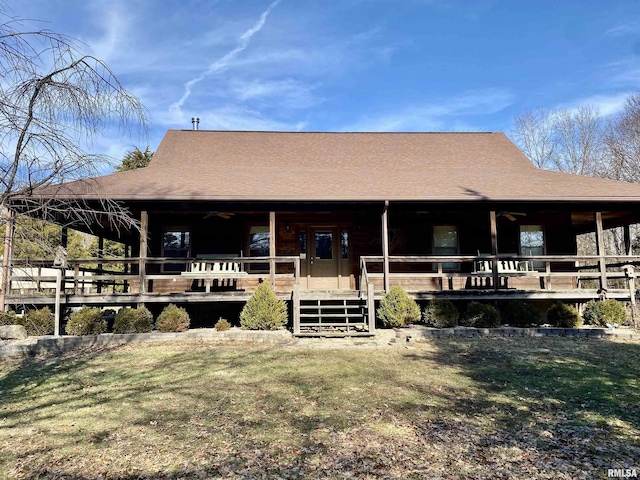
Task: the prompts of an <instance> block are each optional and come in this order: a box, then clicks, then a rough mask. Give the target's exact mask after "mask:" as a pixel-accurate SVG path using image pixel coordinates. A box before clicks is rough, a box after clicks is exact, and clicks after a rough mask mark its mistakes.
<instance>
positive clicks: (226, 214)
mask: <svg viewBox="0 0 640 480" xmlns="http://www.w3.org/2000/svg"><path fill="white" fill-rule="evenodd" d="M234 215H235V213H233V212H209V213H207V214H206V215H205V216H204V217H203V218H202V219H203V220H206V219H207V218H209V217H220V218H223V219H224V220H229V219H230V218H231V217H233V216H234Z"/></svg>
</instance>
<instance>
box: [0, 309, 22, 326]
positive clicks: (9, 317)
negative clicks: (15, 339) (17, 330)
mask: <svg viewBox="0 0 640 480" xmlns="http://www.w3.org/2000/svg"><path fill="white" fill-rule="evenodd" d="M17 321H18V317H16V312H14V311H13V310H11V311H9V312H0V325H17Z"/></svg>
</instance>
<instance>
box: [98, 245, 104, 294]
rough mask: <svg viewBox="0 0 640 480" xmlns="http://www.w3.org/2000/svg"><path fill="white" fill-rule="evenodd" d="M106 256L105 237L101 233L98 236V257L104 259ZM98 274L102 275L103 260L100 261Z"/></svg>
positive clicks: (99, 287)
mask: <svg viewBox="0 0 640 480" xmlns="http://www.w3.org/2000/svg"><path fill="white" fill-rule="evenodd" d="M102 257H104V237H103V236H102V235H100V236H99V237H98V259H99V260H102ZM98 275H100V276H102V262H100V263H98ZM98 293H102V282H101V281H98Z"/></svg>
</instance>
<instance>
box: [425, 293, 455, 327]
mask: <svg viewBox="0 0 640 480" xmlns="http://www.w3.org/2000/svg"><path fill="white" fill-rule="evenodd" d="M459 318H460V312H458V309H457V308H456V306H455V305H454V304H453V302H452V301H450V300H439V299H435V300H431V302H429V305H427V308H425V309H424V313H423V315H422V319H423V320H424V323H425V324H426V325H429V326H432V327H436V328H447V327H455V326H456V325H458V319H459Z"/></svg>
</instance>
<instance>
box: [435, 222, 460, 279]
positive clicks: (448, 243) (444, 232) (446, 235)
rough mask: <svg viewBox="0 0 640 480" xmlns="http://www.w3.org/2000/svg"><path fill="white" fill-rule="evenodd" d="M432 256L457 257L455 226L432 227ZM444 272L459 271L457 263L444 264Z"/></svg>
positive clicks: (456, 229) (456, 228)
mask: <svg viewBox="0 0 640 480" xmlns="http://www.w3.org/2000/svg"><path fill="white" fill-rule="evenodd" d="M433 254H434V255H458V227H456V226H455V225H434V227H433ZM442 268H443V269H444V270H459V269H460V264H459V263H457V262H445V263H443V264H442Z"/></svg>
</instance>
